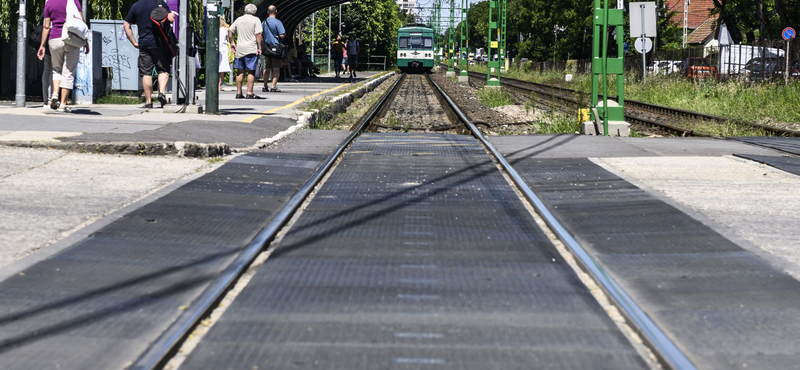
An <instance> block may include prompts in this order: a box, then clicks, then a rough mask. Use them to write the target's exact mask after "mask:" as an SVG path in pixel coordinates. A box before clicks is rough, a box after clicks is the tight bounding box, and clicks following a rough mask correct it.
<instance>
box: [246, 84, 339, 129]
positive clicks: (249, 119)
mask: <svg viewBox="0 0 800 370" xmlns="http://www.w3.org/2000/svg"><path fill="white" fill-rule="evenodd" d="M349 85H350V84H349V83H345V84H341V85H339V86H336V87H334V88H332V89H328V90H325V91H320V92H318V93H316V94H314V95H310V96H306V97H305V98H302V99H300V100H297V101H295V102H292V103H289V104H286V105H284V106H282V107H277V108H272V109H270V110H266V111H264V112H261V114H254V115H252V116H250V117H247V118H245V119H243V120H242V122H244V123H253V121H255V120H257V119H259V118H261V117H264V116H265V115H267V114H272V113H276V112H279V111H282V110H284V109H289V108H292V107H294V106H297V105H299V104H300V103H302V102H304V101H307V100H309V99H314V98H316V97H318V96H320V95H323V94H327V93H329V92H332V91H336V90H339V89H341V88H343V87H345V86H349Z"/></svg>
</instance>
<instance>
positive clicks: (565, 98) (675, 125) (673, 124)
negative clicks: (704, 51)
mask: <svg viewBox="0 0 800 370" xmlns="http://www.w3.org/2000/svg"><path fill="white" fill-rule="evenodd" d="M469 76H470V78H476V79H480V80H481V81H485V80H486V74H484V73H479V72H469ZM500 83H501V85H503V86H505V87H506V88H509V89H513V90H516V91H520V92H523V93H527V94H530V93H532V92H533V93H536V94H537V95H539V96H541V97H543V98H551V99H552V98H554V99H557V100H558V102H559V103H561V105H560V106H562V107H563V104H566V105H568V106H570V107H572V108H578V107H581V108H583V107H584V105H585V103H584V102H579V101H578V99H577V98H576V96H577V95H578V92H577V91H576V90H573V89H568V88H564V87H560V86H554V85H545V84H540V83H535V82H529V81H522V80H516V79H510V78H502V79H501V80H500ZM585 95H587V99H588V94H585ZM610 100H616V98H611V99H610ZM625 118H626V120H627V121H628V122H629V123H633V124H640V125H644V126H649V127H654V128H657V129H660V130H664V131H667V132H670V133H673V134H676V135H679V136H700V137H713V135H709V134H706V133H702V132H698V131H696V130H693V129H690V128H687V127H682V126H681V124H680V121H684V120H695V121H706V122H711V123H714V124H719V125H738V126H742V127H747V128H750V129H754V130H758V131H763V132H764V133H765V134H768V135H774V136H794V137H800V131H795V130H787V129H782V128H778V127H772V126H767V125H762V124H759V123H754V122H747V121H742V120H735V119H730V118H725V117H719V116H714V115H710V114H704V113H699V112H692V111H688V110H683V109H677V108H671V107H665V106H662V105H658V104H651V103H645V102H642V101H637V100H631V99H625Z"/></svg>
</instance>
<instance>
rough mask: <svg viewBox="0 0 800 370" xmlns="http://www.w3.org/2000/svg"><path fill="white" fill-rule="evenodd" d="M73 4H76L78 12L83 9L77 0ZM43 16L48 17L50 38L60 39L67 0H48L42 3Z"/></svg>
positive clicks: (65, 16)
mask: <svg viewBox="0 0 800 370" xmlns="http://www.w3.org/2000/svg"><path fill="white" fill-rule="evenodd" d="M75 5H77V6H78V11H79V12H82V11H83V10H82V9H81V3H80V2H79V1H78V0H75ZM43 18H50V40H53V39H60V38H61V37H62V35H61V32H62V29H63V28H64V22H65V21H66V20H67V0H48V1H47V4H45V5H44V16H43Z"/></svg>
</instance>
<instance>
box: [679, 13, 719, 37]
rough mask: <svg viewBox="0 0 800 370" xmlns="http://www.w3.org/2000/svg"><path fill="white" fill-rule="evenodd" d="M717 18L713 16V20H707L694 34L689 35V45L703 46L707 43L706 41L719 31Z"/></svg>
mask: <svg viewBox="0 0 800 370" xmlns="http://www.w3.org/2000/svg"><path fill="white" fill-rule="evenodd" d="M716 20H717V16H716V15H715V16H712V17H711V18H708V19H706V21H705V22H703V24H701V25H700V27H697V28H696V29H695V30H694V31H692V33H691V34H690V35H689V39H688V40H687V41H686V42H687V43H688V44H702V43H704V42H705V41H706V39H707V38H708V37H709V36H711V35H713V34H714V32H716V31H717V22H716Z"/></svg>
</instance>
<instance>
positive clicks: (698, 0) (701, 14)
mask: <svg viewBox="0 0 800 370" xmlns="http://www.w3.org/2000/svg"><path fill="white" fill-rule="evenodd" d="M667 8H668V9H669V11H670V12H675V15H674V16H673V17H672V22H674V23H675V24H677V25H678V26H680V27H683V0H667ZM712 9H714V0H691V1H690V3H689V16H688V20H689V24H688V25H687V28H689V29H690V30H693V29H696V28H698V27H700V25H701V24H703V22H705V21H706V19H708V18H710V17H709V15H708V12H709V11H710V10H712Z"/></svg>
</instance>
